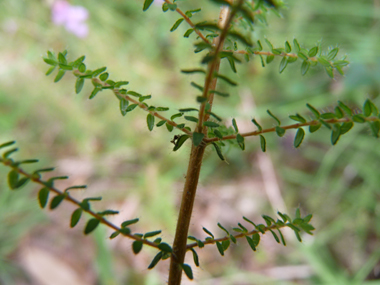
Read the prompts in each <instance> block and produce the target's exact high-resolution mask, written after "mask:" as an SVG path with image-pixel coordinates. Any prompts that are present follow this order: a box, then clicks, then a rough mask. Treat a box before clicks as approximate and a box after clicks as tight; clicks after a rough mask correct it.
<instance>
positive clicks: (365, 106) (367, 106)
mask: <svg viewBox="0 0 380 285" xmlns="http://www.w3.org/2000/svg"><path fill="white" fill-rule="evenodd" d="M363 114H364V116H366V117H369V116H371V114H372V108H371V101H370V100H368V99H367V100H366V101H365V102H364V104H363Z"/></svg>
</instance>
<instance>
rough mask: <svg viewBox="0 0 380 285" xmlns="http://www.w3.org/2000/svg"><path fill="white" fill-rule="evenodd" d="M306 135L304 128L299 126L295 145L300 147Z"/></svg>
mask: <svg viewBox="0 0 380 285" xmlns="http://www.w3.org/2000/svg"><path fill="white" fill-rule="evenodd" d="M304 137H305V131H304V130H303V129H302V128H299V129H298V130H297V133H296V136H295V138H294V147H295V148H298V147H299V146H300V145H301V143H302V141H303V138H304Z"/></svg>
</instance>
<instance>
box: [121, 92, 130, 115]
mask: <svg viewBox="0 0 380 285" xmlns="http://www.w3.org/2000/svg"><path fill="white" fill-rule="evenodd" d="M119 99H120V104H119V107H120V112H121V114H122V115H123V116H125V115H126V114H127V108H128V106H129V101H128V100H127V99H125V98H124V97H120V98H119Z"/></svg>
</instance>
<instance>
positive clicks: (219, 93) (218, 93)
mask: <svg viewBox="0 0 380 285" xmlns="http://www.w3.org/2000/svg"><path fill="white" fill-rule="evenodd" d="M209 93H214V94H216V95H219V96H222V97H228V96H230V94H228V93H225V92H220V91H217V90H210V91H209Z"/></svg>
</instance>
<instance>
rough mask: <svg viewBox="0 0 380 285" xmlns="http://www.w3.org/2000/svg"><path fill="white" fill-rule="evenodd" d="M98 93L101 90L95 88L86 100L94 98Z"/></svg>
mask: <svg viewBox="0 0 380 285" xmlns="http://www.w3.org/2000/svg"><path fill="white" fill-rule="evenodd" d="M99 91H102V89H101V88H98V87H95V88H94V90H92V92H91V95H90V97H89V98H88V99H92V98H94V97H95V96H96V94H98V93H99Z"/></svg>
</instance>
